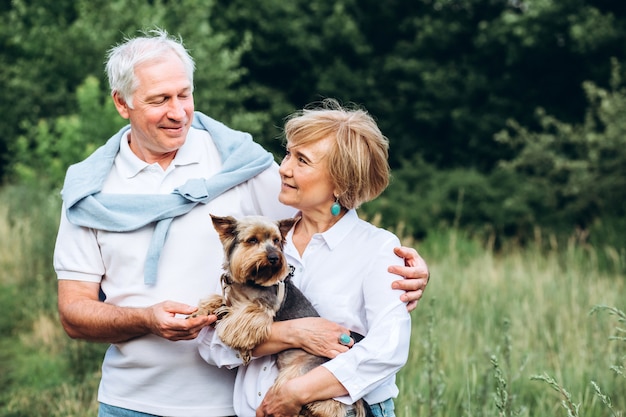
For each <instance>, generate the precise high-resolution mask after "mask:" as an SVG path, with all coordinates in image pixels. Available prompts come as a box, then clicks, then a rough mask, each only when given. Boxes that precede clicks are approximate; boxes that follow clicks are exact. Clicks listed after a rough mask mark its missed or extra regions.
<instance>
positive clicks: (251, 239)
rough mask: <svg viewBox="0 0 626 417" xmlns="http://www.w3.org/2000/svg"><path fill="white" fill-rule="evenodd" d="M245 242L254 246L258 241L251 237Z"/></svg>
mask: <svg viewBox="0 0 626 417" xmlns="http://www.w3.org/2000/svg"><path fill="white" fill-rule="evenodd" d="M246 242H247V243H249V244H250V245H256V244H257V243H259V239H257V238H256V237H251V238H250V239H248V240H247V241H246Z"/></svg>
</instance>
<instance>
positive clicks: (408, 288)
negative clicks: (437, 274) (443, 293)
mask: <svg viewBox="0 0 626 417" xmlns="http://www.w3.org/2000/svg"><path fill="white" fill-rule="evenodd" d="M394 252H395V254H396V255H398V256H399V257H401V258H404V265H405V266H397V265H392V266H390V267H389V269H388V271H389V272H391V273H392V274H396V275H400V276H401V277H404V279H401V280H397V281H394V282H393V284H392V288H394V289H400V290H404V291H405V293H404V294H402V296H401V297H400V299H401V300H402V301H403V302H405V303H408V304H407V306H406V309H407V310H408V311H409V312H411V311H413V310H415V307H417V302H418V301H419V299H420V298H422V295H423V294H424V290H425V289H426V285H427V284H428V280H429V279H430V272H428V265H426V262H425V261H424V259H422V257H421V256H420V255H419V253H417V251H416V250H415V249H413V248H408V247H405V246H402V247H399V248H395V249H394Z"/></svg>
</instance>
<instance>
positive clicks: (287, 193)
mask: <svg viewBox="0 0 626 417" xmlns="http://www.w3.org/2000/svg"><path fill="white" fill-rule="evenodd" d="M331 143H332V138H325V139H322V140H319V141H317V142H312V143H308V144H306V145H301V146H298V147H295V148H292V147H291V145H290V143H289V142H287V151H286V153H285V158H284V159H283V161H282V163H281V164H280V170H279V173H280V176H281V179H282V186H281V189H280V194H279V195H278V200H279V201H280V202H281V203H283V204H286V205H288V206H291V207H294V208H297V209H298V210H300V211H302V212H303V213H311V212H314V211H319V212H322V213H327V214H330V206H331V205H332V204H333V203H334V201H335V197H334V195H333V192H334V187H333V184H332V181H331V178H330V174H329V172H328V165H327V161H328V158H327V155H328V152H329V150H330V146H331Z"/></svg>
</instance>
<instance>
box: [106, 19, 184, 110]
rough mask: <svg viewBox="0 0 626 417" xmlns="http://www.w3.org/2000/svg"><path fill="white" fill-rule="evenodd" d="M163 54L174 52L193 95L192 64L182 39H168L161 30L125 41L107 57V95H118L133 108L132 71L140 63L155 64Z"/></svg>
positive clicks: (165, 33)
mask: <svg viewBox="0 0 626 417" xmlns="http://www.w3.org/2000/svg"><path fill="white" fill-rule="evenodd" d="M167 52H174V53H175V54H176V55H177V56H178V57H179V58H180V60H181V61H182V63H183V65H184V67H185V72H186V73H187V77H188V78H189V82H190V83H191V88H192V91H193V73H194V70H195V63H194V61H193V58H192V57H191V55H189V52H187V49H185V46H184V45H183V42H182V38H180V37H178V38H174V37H171V36H170V35H169V34H168V33H167V32H166V31H165V30H164V29H160V28H157V29H153V30H150V31H147V32H146V31H144V32H142V36H138V37H136V38H132V39H131V38H125V39H124V41H123V42H122V43H120V44H118V45H116V46H114V47H113V48H111V49H110V50H109V51H108V53H107V61H106V72H107V77H108V79H109V86H110V87H111V94H114V93H118V94H119V95H120V96H121V97H122V98H123V99H124V100H125V101H126V103H127V104H128V106H129V107H130V108H131V109H132V108H133V94H134V93H135V90H136V89H137V87H138V83H139V82H138V80H137V77H136V76H135V67H136V66H137V65H139V64H142V63H144V62H158V61H159V60H161V59H162V57H163V55H165V54H166V53H167Z"/></svg>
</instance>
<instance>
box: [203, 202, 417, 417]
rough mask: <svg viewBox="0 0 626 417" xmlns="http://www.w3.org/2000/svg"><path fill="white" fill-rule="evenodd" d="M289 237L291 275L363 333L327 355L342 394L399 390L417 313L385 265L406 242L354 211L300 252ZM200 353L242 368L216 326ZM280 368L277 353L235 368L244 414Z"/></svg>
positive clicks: (326, 312)
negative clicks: (408, 306) (394, 286)
mask: <svg viewBox="0 0 626 417" xmlns="http://www.w3.org/2000/svg"><path fill="white" fill-rule="evenodd" d="M292 235H293V231H291V232H289V235H288V236H287V244H286V246H285V253H286V255H287V260H288V262H289V263H290V264H291V265H292V266H293V267H294V268H295V271H294V276H293V281H294V283H295V285H296V286H297V287H298V288H300V290H302V292H303V293H304V294H305V295H306V296H307V298H308V299H309V300H311V302H312V303H313V305H314V306H315V308H316V309H317V311H318V312H319V314H320V316H322V317H324V318H326V319H328V320H331V321H334V322H336V323H339V324H341V325H343V326H345V327H347V328H349V329H351V330H352V331H355V332H357V333H360V334H362V335H364V336H365V338H364V339H363V340H362V341H361V342H359V343H357V344H355V345H354V346H353V347H352V348H351V349H350V350H349V351H347V352H345V353H343V354H340V355H338V356H337V357H336V358H334V359H332V360H329V361H328V362H326V363H325V364H324V365H323V366H324V367H326V368H327V369H328V370H329V371H330V372H331V373H332V374H333V375H334V376H335V378H337V380H338V381H339V382H341V384H342V385H343V386H344V387H345V388H346V390H347V391H348V393H349V394H348V395H347V396H343V397H339V398H337V400H339V401H341V402H343V403H345V404H352V403H354V402H355V401H356V400H358V399H360V398H365V400H366V401H367V402H368V403H370V404H374V403H378V402H381V401H384V400H386V399H388V398H392V397H396V396H397V394H398V388H397V386H396V384H395V374H396V373H397V372H398V370H399V369H400V368H401V367H402V366H403V365H404V364H405V363H406V360H407V357H408V352H409V344H410V337H411V319H410V315H409V313H408V312H407V310H406V304H405V303H403V302H401V301H400V295H401V294H402V293H403V291H401V290H393V289H391V283H392V282H393V281H395V280H397V279H400V277H398V276H397V275H394V274H391V273H389V272H387V268H388V267H389V266H391V265H403V264H404V261H403V260H402V259H401V258H399V257H397V256H396V255H395V254H394V253H393V248H394V247H397V246H400V241H399V239H398V238H397V237H396V236H395V235H393V234H392V233H390V232H388V231H386V230H383V229H380V228H377V227H375V226H373V225H372V224H370V223H367V222H365V221H363V220H361V219H359V217H358V215H357V213H356V211H355V210H350V211H349V212H348V213H347V214H346V215H345V216H344V217H343V218H342V219H341V220H340V221H338V222H337V223H336V224H335V225H334V226H333V227H332V228H331V229H329V230H327V231H326V232H324V233H319V234H316V235H314V236H313V237H312V239H311V241H310V243H309V245H308V246H307V248H306V250H305V251H304V253H303V255H302V257H300V255H299V253H298V251H297V250H296V248H295V246H294V245H293V243H292ZM198 342H199V351H200V354H201V356H202V357H203V358H204V359H205V360H207V361H208V362H209V363H213V364H216V365H218V366H226V367H236V366H239V365H241V360H240V359H239V358H238V357H237V355H236V352H234V351H232V350H230V349H228V348H226V347H225V346H224V345H223V344H221V342H220V341H219V339H218V338H217V336H215V332H214V331H213V330H211V329H208V328H207V329H206V330H204V331H203V332H202V333H201V335H200V336H199V337H198ZM276 374H277V370H276V364H275V357H274V356H266V357H262V358H255V359H254V360H253V361H252V362H250V364H248V365H247V366H241V367H240V368H239V370H238V373H237V378H236V382H235V392H234V406H235V412H236V413H237V415H238V416H254V415H255V410H256V408H257V407H258V406H259V405H260V403H261V401H262V400H263V397H264V396H265V393H266V392H267V390H268V389H269V388H270V387H271V386H272V384H273V382H274V379H275V377H276Z"/></svg>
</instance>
